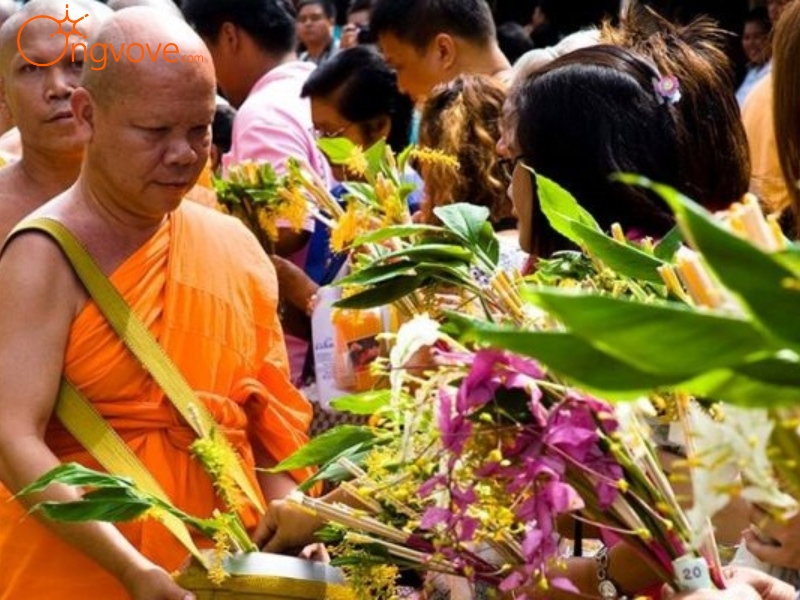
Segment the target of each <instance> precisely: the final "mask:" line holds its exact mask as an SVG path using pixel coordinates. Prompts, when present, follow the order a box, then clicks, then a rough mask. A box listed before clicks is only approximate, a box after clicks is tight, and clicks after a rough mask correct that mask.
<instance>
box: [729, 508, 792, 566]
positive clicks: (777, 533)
mask: <svg viewBox="0 0 800 600" xmlns="http://www.w3.org/2000/svg"><path fill="white" fill-rule="evenodd" d="M750 522H751V523H752V526H751V527H750V529H747V530H745V532H744V533H743V534H742V536H743V538H744V542H745V545H746V546H747V549H748V550H749V551H750V553H751V554H752V555H753V556H755V557H756V558H757V559H759V560H761V561H764V562H765V563H767V564H770V565H773V566H776V567H784V568H787V569H795V570H796V569H800V515H795V516H794V517H792V518H791V519H789V520H788V521H785V522H782V523H778V522H777V521H775V520H774V519H771V518H770V517H769V515H767V513H765V512H764V511H762V510H761V509H759V508H757V507H753V508H752V510H751V511H750Z"/></svg>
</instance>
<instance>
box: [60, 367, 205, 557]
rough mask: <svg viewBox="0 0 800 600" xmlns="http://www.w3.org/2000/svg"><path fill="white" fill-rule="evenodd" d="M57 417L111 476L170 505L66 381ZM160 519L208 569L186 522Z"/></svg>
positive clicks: (162, 516)
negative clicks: (127, 478)
mask: <svg viewBox="0 0 800 600" xmlns="http://www.w3.org/2000/svg"><path fill="white" fill-rule="evenodd" d="M55 414H56V416H57V417H58V419H59V420H60V421H61V423H62V424H63V425H64V427H66V428H67V430H68V431H69V432H70V433H71V434H72V435H73V436H75V439H77V440H78V442H80V444H81V445H82V446H83V447H84V448H86V449H87V450H88V451H89V454H91V455H92V456H93V457H94V458H95V459H96V460H97V462H99V463H100V464H101V465H103V467H104V468H105V469H106V470H107V471H108V472H109V473H112V474H115V475H124V476H126V477H130V478H131V479H133V481H134V483H135V484H136V487H138V488H139V489H140V490H142V491H143V492H146V493H148V494H150V495H152V496H155V497H157V498H159V499H160V500H163V501H164V502H170V500H169V498H168V497H167V494H166V492H164V490H163V489H162V488H161V485H160V484H159V483H158V481H156V479H155V477H153V475H152V474H151V473H150V471H148V470H147V467H145V466H144V464H142V461H141V460H139V457H137V456H136V455H135V454H134V453H133V451H132V450H131V449H130V448H128V445H127V444H126V443H125V441H124V440H123V439H122V438H120V437H119V435H117V432H116V431H114V428H113V427H111V425H109V424H108V421H106V420H105V419H104V418H103V417H102V416H101V415H100V413H98V412H97V410H95V408H94V406H92V403H91V402H89V401H88V400H87V399H86V398H85V397H84V396H83V395H82V394H81V393H80V392H79V391H78V390H76V389H75V387H74V386H73V385H72V384H71V383H70V382H69V381H67V380H66V379H62V380H61V388H60V389H59V392H58V402H57V403H56V408H55ZM157 518H158V520H159V521H160V522H161V524H162V525H164V527H166V528H167V529H169V531H170V532H171V533H172V534H173V535H174V536H175V537H176V538H177V539H178V541H179V542H180V543H181V544H183V545H184V547H185V548H186V549H187V550H188V551H189V552H191V554H192V556H194V557H195V558H197V560H198V561H200V564H202V565H203V566H205V567H208V562H207V560H206V558H205V557H204V556H203V554H202V553H201V552H200V550H199V549H198V547H197V546H196V545H195V543H194V540H193V539H192V535H191V534H190V533H189V529H188V528H187V527H186V524H185V523H184V522H183V521H181V520H180V519H179V518H178V517H176V516H175V515H172V514H170V513H167V512H160V513H159V515H158V517H157Z"/></svg>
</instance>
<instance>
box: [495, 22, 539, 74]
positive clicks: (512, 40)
mask: <svg viewBox="0 0 800 600" xmlns="http://www.w3.org/2000/svg"><path fill="white" fill-rule="evenodd" d="M497 43H498V45H499V46H500V51H501V52H502V53H503V54H505V56H506V58H507V59H508V62H509V63H510V64H512V65H513V64H514V63H515V62H517V59H518V58H519V57H520V56H522V55H523V54H525V53H526V52H528V51H529V50H533V42H532V41H531V38H530V36H529V35H528V34H527V33H526V32H525V28H524V27H523V26H522V25H520V24H519V23H515V22H514V21H507V22H505V23H503V24H502V25H500V27H498V28H497Z"/></svg>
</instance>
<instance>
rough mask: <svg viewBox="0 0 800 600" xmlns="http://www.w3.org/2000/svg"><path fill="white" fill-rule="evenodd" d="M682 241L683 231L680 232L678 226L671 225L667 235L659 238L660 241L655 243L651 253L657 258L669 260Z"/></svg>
mask: <svg viewBox="0 0 800 600" xmlns="http://www.w3.org/2000/svg"><path fill="white" fill-rule="evenodd" d="M682 243H683V233H681V230H680V228H679V227H673V228H672V229H670V230H669V232H668V233H667V235H665V236H664V237H663V238H661V241H660V242H659V243H658V244H657V245H656V247H655V250H654V251H653V254H654V255H655V257H656V258H658V259H659V260H663V261H668V262H671V261H672V258H673V257H674V256H675V253H676V252H677V251H678V248H680V247H681V244H682Z"/></svg>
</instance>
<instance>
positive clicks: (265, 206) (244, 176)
mask: <svg viewBox="0 0 800 600" xmlns="http://www.w3.org/2000/svg"><path fill="white" fill-rule="evenodd" d="M299 168H300V167H299V164H298V163H297V162H295V161H291V162H290V163H289V165H288V169H289V171H290V172H291V171H293V170H297V169H299ZM289 181H290V178H288V177H281V176H279V175H278V174H277V173H276V171H275V169H274V168H273V167H272V165H271V164H269V163H262V164H256V163H254V162H252V161H246V162H243V163H240V164H237V165H233V166H231V167H230V168H229V169H228V172H227V174H226V175H225V177H223V178H214V179H213V184H214V191H215V192H216V194H217V201H218V202H219V204H220V206H221V207H222V209H223V210H224V211H225V212H227V213H229V214H231V215H233V216H235V217H237V218H238V219H239V220H240V221H242V222H243V223H244V224H245V225H246V226H247V227H248V229H250V231H252V232H253V234H255V236H256V238H258V241H259V242H260V243H261V246H262V247H263V248H264V250H265V251H266V252H268V253H270V254H272V253H273V248H274V246H275V242H276V241H277V240H278V224H279V223H280V222H281V221H284V222H286V223H288V225H289V226H290V227H291V228H292V229H294V230H300V229H301V228H302V226H303V222H304V221H305V219H306V216H307V214H308V207H307V200H306V198H305V197H304V196H303V195H302V194H301V193H299V190H297V189H296V188H294V187H292V186H291V185H289V184H288V182H289Z"/></svg>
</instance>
